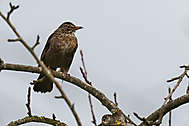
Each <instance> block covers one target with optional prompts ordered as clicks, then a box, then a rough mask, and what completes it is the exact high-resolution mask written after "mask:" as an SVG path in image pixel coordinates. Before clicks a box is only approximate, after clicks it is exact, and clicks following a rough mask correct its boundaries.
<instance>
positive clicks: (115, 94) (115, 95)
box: [114, 92, 118, 106]
mask: <svg viewBox="0 0 189 126" xmlns="http://www.w3.org/2000/svg"><path fill="white" fill-rule="evenodd" d="M114 102H115V105H116V106H118V102H117V93H116V92H114Z"/></svg>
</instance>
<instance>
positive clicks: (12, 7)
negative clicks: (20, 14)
mask: <svg viewBox="0 0 189 126" xmlns="http://www.w3.org/2000/svg"><path fill="white" fill-rule="evenodd" d="M9 6H10V8H11V9H10V11H9V12H8V13H7V20H9V18H10V15H11V14H12V12H13V11H14V10H16V9H18V8H19V5H17V6H15V5H12V4H11V3H9Z"/></svg>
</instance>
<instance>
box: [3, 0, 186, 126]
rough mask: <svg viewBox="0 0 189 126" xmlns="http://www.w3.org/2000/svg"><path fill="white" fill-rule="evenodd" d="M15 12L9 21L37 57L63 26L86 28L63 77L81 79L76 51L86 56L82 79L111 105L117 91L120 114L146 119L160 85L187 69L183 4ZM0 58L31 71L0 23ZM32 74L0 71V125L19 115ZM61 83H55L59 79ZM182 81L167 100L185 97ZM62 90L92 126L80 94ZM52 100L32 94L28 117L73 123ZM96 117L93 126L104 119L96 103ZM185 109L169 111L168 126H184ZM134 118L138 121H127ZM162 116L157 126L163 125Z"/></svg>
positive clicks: (128, 1) (171, 0)
mask: <svg viewBox="0 0 189 126" xmlns="http://www.w3.org/2000/svg"><path fill="white" fill-rule="evenodd" d="M9 1H10V0H0V10H1V11H2V12H3V13H6V12H7V11H8V9H9V6H8V3H9ZM14 3H15V4H19V5H20V8H19V9H18V10H16V11H15V13H14V14H13V15H12V17H11V19H12V21H13V23H14V25H15V26H16V27H17V30H18V31H19V32H20V34H22V36H23V38H24V39H25V40H26V41H27V42H28V44H30V45H32V44H33V43H34V42H35V40H36V36H37V34H39V35H40V42H41V44H40V45H39V46H38V47H37V48H36V50H35V51H36V53H37V55H38V56H40V54H41V51H42V50H43V47H44V45H45V43H46V40H47V38H48V36H49V35H50V34H51V33H52V32H53V31H54V30H55V29H56V28H57V27H58V26H59V25H60V24H62V23H63V22H64V21H72V22H73V23H74V24H76V25H82V26H83V27H85V29H83V30H80V31H78V32H77V33H76V35H77V37H78V41H79V48H78V50H77V53H76V55H75V58H74V61H73V64H72V66H71V69H70V73H71V74H72V75H74V76H76V77H78V78H81V79H82V76H81V74H80V71H79V67H80V66H81V61H80V55H79V49H82V50H83V52H84V56H85V62H86V66H87V71H88V76H89V78H90V80H91V81H92V82H94V86H95V87H96V88H97V89H99V90H101V91H102V92H104V93H105V94H106V95H107V96H108V97H109V98H110V99H113V93H114V92H117V95H118V102H119V106H120V107H121V108H122V110H123V111H124V112H125V113H126V114H131V115H132V113H133V112H137V113H138V114H139V115H141V116H147V115H148V114H150V113H151V112H153V111H154V110H156V109H157V108H159V107H160V106H161V104H162V103H163V98H164V97H165V96H166V95H167V87H168V86H169V85H170V86H171V87H172V86H173V85H174V84H175V83H172V84H167V83H166V80H167V79H170V78H171V77H174V76H177V75H179V74H180V73H181V72H182V70H180V69H179V65H182V64H188V63H189V58H188V56H187V54H188V52H189V51H188V47H189V1H188V0H179V1H177V0H158V1H152V0H119V1H115V0H95V1H92V0H82V1H74V0H69V1H68V0H59V1H58V0H57V1H52V0H32V1H26V0H19V1H16V0H15V1H14ZM0 35H1V37H0V57H1V58H2V59H3V60H4V61H5V62H8V63H18V64H28V65H36V62H35V61H34V59H33V58H32V57H31V55H30V54H29V53H28V51H26V49H25V48H23V46H22V45H21V44H20V43H8V42H7V39H8V38H14V37H15V35H14V34H13V33H12V31H11V30H10V28H9V27H8V26H7V24H5V22H4V21H3V20H2V19H1V20H0ZM36 78H37V74H30V73H21V72H11V71H2V72H1V73H0V80H1V88H0V99H1V107H0V124H1V125H6V124H7V123H8V122H10V121H11V120H16V119H18V118H22V117H24V116H26V113H27V110H26V107H25V103H26V93H27V87H28V86H29V82H31V81H32V80H33V79H36ZM60 82H61V81H60ZM187 83H188V80H184V81H183V83H182V85H181V86H180V87H179V88H178V90H177V91H176V93H175V94H174V98H176V97H178V96H181V95H183V94H184V93H185V89H186V86H187ZM63 88H64V90H65V92H66V93H67V95H68V96H69V97H70V98H71V101H72V102H73V103H75V107H76V110H77V112H78V114H79V115H80V117H81V121H82V123H83V124H84V125H92V124H91V123H90V121H91V114H90V110H89V105H88V99H87V93H86V92H85V91H83V90H82V91H81V90H80V89H79V88H77V87H75V86H72V85H70V84H69V83H66V82H64V84H63ZM55 95H59V92H58V91H57V89H55V88H54V90H53V92H52V93H49V94H45V95H44V94H40V93H34V92H32V101H31V102H32V103H31V105H32V113H33V115H39V116H40V115H44V116H47V117H51V115H52V113H55V114H56V116H57V119H60V120H62V121H63V122H65V123H67V124H69V125H76V122H75V120H74V118H73V116H72V114H71V112H70V110H69V109H68V107H67V105H66V104H65V102H64V101H63V100H59V99H54V96H55ZM93 101H94V103H95V105H94V106H95V112H96V117H97V120H98V123H100V119H101V116H102V115H103V114H106V113H109V112H108V111H107V110H106V108H105V107H103V106H102V105H101V104H99V102H98V101H97V100H93ZM188 111H189V106H188V105H184V106H182V107H180V108H179V109H176V110H174V111H173V126H178V125H180V126H187V125H188V123H189V122H188V119H187V117H188V114H187V113H188ZM131 118H132V119H133V120H135V121H136V122H138V123H139V121H138V120H137V119H136V118H135V117H133V116H131ZM167 124H168V120H167V117H165V119H164V120H163V125H162V126H167Z"/></svg>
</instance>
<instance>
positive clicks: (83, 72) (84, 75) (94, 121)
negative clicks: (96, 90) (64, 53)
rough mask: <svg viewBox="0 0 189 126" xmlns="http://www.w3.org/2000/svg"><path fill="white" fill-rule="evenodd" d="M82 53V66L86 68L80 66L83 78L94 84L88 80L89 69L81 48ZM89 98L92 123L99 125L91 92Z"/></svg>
mask: <svg viewBox="0 0 189 126" xmlns="http://www.w3.org/2000/svg"><path fill="white" fill-rule="evenodd" d="M80 55H81V61H82V66H83V69H84V70H83V69H82V67H80V71H81V73H82V75H83V78H84V79H85V82H86V83H88V84H90V85H91V86H92V83H91V82H90V81H88V79H87V70H86V67H85V62H84V56H83V52H82V50H80ZM88 99H89V104H90V109H91V114H92V118H93V121H92V123H93V124H94V125H95V126H97V123H96V117H95V114H94V110H93V103H92V100H91V95H90V94H88Z"/></svg>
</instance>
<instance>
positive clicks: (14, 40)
mask: <svg viewBox="0 0 189 126" xmlns="http://www.w3.org/2000/svg"><path fill="white" fill-rule="evenodd" d="M19 41H21V39H20V38H17V39H8V42H19Z"/></svg>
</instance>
